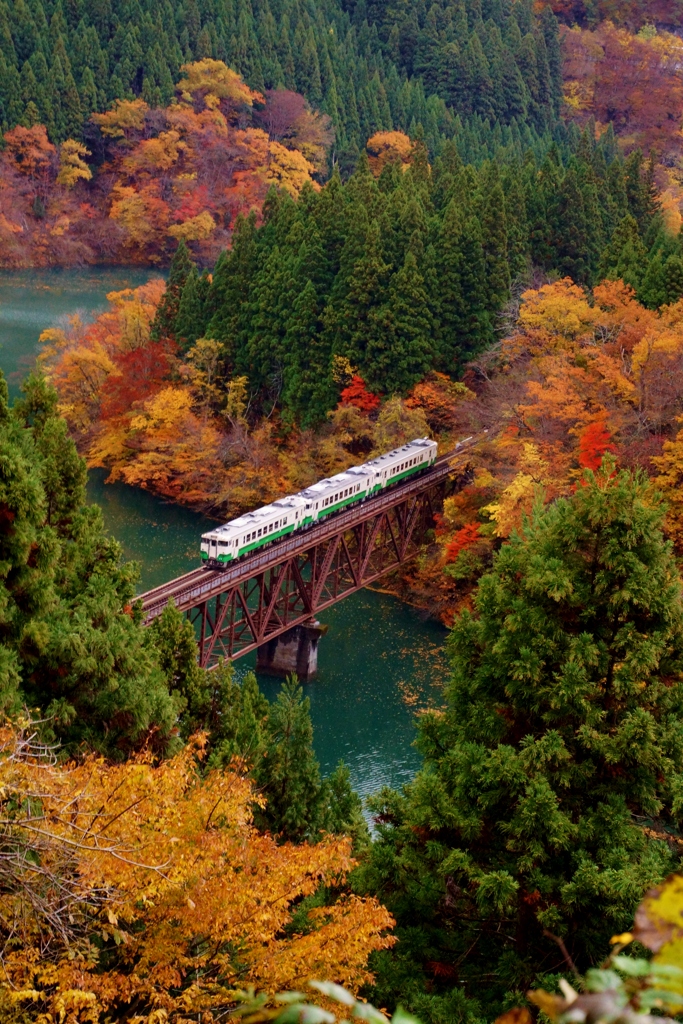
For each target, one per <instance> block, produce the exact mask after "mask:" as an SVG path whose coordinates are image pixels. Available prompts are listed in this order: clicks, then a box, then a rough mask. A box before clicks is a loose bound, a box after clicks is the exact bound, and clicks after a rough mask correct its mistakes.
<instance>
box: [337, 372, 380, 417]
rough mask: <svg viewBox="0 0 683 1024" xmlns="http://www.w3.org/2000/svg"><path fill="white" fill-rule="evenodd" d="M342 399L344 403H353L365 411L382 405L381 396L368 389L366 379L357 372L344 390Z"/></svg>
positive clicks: (370, 410)
mask: <svg viewBox="0 0 683 1024" xmlns="http://www.w3.org/2000/svg"><path fill="white" fill-rule="evenodd" d="M341 400H342V404H343V405H353V406H355V408H356V409H360V411H361V412H365V413H369V412H374V410H375V409H378V408H379V405H380V398H379V396H378V395H373V393H372V391H368V389H367V387H366V386H365V381H364V380H363V378H362V377H360V376H359V375H358V374H357V373H356V374H354V375H353V377H352V378H351V383H350V384H349V386H348V387H346V388H344V390H343V391H342V393H341Z"/></svg>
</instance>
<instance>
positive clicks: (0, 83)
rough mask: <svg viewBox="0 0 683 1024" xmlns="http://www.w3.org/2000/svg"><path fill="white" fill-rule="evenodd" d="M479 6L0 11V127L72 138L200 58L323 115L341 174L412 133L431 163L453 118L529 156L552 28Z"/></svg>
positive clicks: (546, 102)
mask: <svg viewBox="0 0 683 1024" xmlns="http://www.w3.org/2000/svg"><path fill="white" fill-rule="evenodd" d="M489 6H490V7H491V10H488V8H486V9H483V8H482V7H481V5H480V4H479V0H467V4H466V5H464V4H463V3H462V2H460V3H459V4H457V5H452V6H447V5H446V4H445V3H444V4H443V5H442V6H439V5H438V4H435V5H432V6H431V7H429V6H428V5H427V4H425V3H424V2H420V3H415V4H411V5H410V12H409V16H408V15H405V16H402V17H401V18H399V17H398V15H396V14H395V13H393V14H392V13H390V12H389V10H388V9H387V10H382V9H380V6H379V5H377V4H371V5H370V6H369V7H368V8H367V10H366V8H365V6H364V3H363V0H361V2H360V3H358V4H356V5H355V6H353V9H351V10H348V11H345V10H342V8H341V6H340V5H339V4H338V3H337V2H336V0H320V2H319V3H315V4H314V3H313V2H308V3H306V2H302V0H271V2H270V3H269V0H252V2H249V0H163V2H157V0H0V127H2V128H3V130H7V129H8V128H11V127H13V126H14V125H16V124H24V125H26V126H30V125H31V124H33V123H36V122H41V123H44V124H46V125H47V127H48V132H49V135H50V137H51V138H52V139H53V141H61V140H63V139H65V138H67V137H70V136H76V137H79V136H80V135H82V132H83V124H84V122H85V121H86V119H87V118H88V116H89V115H90V113H91V112H92V111H93V110H102V109H104V108H106V107H107V106H108V105H109V104H110V103H111V102H112V101H113V100H115V99H117V98H121V97H132V96H142V97H143V98H144V99H145V100H146V101H147V102H148V103H149V104H150V105H151V106H162V105H167V104H168V103H169V102H170V100H171V99H172V97H173V95H174V82H176V81H178V78H179V69H180V66H181V65H182V64H184V63H186V62H188V61H192V60H197V59H199V58H202V57H213V58H217V59H220V60H223V61H225V63H226V64H228V65H230V66H231V67H233V68H235V69H236V70H237V71H239V72H240V74H242V75H243V76H244V77H245V78H246V80H247V82H248V83H249V85H251V86H252V87H253V88H256V89H259V90H263V89H271V88H277V87H285V88H287V89H293V90H296V91H299V92H301V93H303V94H304V95H305V96H306V97H307V99H308V100H309V101H310V103H311V104H312V105H313V106H314V107H316V108H320V109H322V110H324V111H326V112H327V113H329V114H330V116H331V117H332V120H333V121H334V124H335V127H336V129H337V145H336V150H335V155H336V156H337V158H339V159H340V160H341V163H342V167H345V166H347V165H348V164H349V163H351V164H352V163H353V162H355V159H356V158H357V155H358V150H359V149H361V148H362V147H363V146H364V144H365V142H366V140H367V138H368V137H369V136H370V135H372V134H373V133H374V132H375V131H379V130H391V129H394V128H396V129H401V130H404V131H408V132H409V133H410V134H413V133H414V132H415V131H416V129H417V126H418V125H421V126H422V129H423V131H424V135H425V139H426V141H427V143H428V145H429V148H430V150H432V151H434V150H436V149H438V148H439V145H440V142H441V140H442V139H443V138H450V137H452V136H453V134H454V132H456V131H458V129H461V128H462V126H461V125H460V124H459V123H458V122H457V121H456V120H455V118H456V116H457V115H458V114H459V115H460V116H461V117H462V118H464V119H466V120H467V119H468V118H472V117H475V118H476V119H477V120H476V121H475V135H476V134H477V133H478V134H481V132H482V128H483V129H484V131H483V133H484V135H485V136H486V135H488V134H489V124H491V125H493V124H499V125H507V126H512V134H509V133H508V135H506V136H505V137H501V139H500V144H510V143H511V142H513V141H515V139H516V138H517V134H518V133H519V132H521V133H522V135H521V136H520V139H521V144H523V145H524V146H525V147H528V146H529V145H532V146H533V144H534V142H535V140H536V135H537V134H542V133H544V132H546V131H548V130H552V129H553V128H554V127H555V126H556V123H557V97H558V94H559V86H560V69H559V56H558V53H559V51H558V42H557V34H556V25H555V22H554V19H553V18H552V16H551V15H545V16H544V18H543V20H542V21H539V20H538V19H536V18H535V17H534V16H533V15H532V13H531V3H530V2H529V0H522V2H518V3H507V4H504V3H500V2H499V3H497V4H495V5H489ZM368 18H369V19H370V20H369V21H368ZM482 119H486V120H487V121H488V122H489V124H486V126H485V127H484V126H483V125H482Z"/></svg>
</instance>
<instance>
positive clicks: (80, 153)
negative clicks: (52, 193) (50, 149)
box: [57, 139, 92, 188]
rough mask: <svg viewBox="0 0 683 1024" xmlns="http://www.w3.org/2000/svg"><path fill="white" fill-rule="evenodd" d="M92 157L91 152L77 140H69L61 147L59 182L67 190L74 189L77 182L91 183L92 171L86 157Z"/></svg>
mask: <svg viewBox="0 0 683 1024" xmlns="http://www.w3.org/2000/svg"><path fill="white" fill-rule="evenodd" d="M86 156H90V150H89V149H86V147H85V146H84V145H83V144H82V143H81V142H76V140H75V139H67V140H66V142H63V143H62V144H61V146H60V147H59V171H58V173H57V181H58V182H59V184H60V185H64V186H66V188H73V187H74V185H75V184H76V182H77V181H90V179H91V178H92V171H91V170H90V168H89V167H88V165H87V164H86V162H85V160H84V157H86Z"/></svg>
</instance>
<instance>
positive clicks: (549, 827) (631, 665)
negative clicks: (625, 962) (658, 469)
mask: <svg viewBox="0 0 683 1024" xmlns="http://www.w3.org/2000/svg"><path fill="white" fill-rule="evenodd" d="M582 483H583V486H580V487H578V488H577V490H576V493H575V494H574V495H573V496H572V497H571V498H570V499H560V500H559V501H556V502H554V503H553V504H551V505H548V506H546V507H545V508H543V507H540V506H538V507H537V508H536V510H535V512H534V514H533V516H532V518H531V519H530V520H529V521H527V522H525V524H524V531H523V534H519V535H513V537H512V538H511V540H510V541H509V543H507V544H506V545H504V546H503V548H502V549H501V551H500V552H499V554H498V555H497V556H496V558H495V561H494V565H493V568H492V570H491V571H490V572H489V573H487V574H486V575H485V576H483V577H482V578H481V580H480V582H479V585H478V590H477V593H476V596H475V601H474V611H473V612H472V613H470V612H468V611H465V612H463V613H462V614H461V615H460V617H459V619H458V621H457V622H456V624H455V626H454V629H453V633H452V636H451V640H450V650H451V655H452V663H453V675H452V678H451V681H450V684H449V687H448V689H447V694H446V697H447V703H446V708H445V710H444V711H443V712H435V713H430V714H427V715H424V716H421V717H420V720H419V722H418V730H419V748H420V750H421V751H422V754H423V756H424V766H423V768H422V769H421V771H420V772H419V773H418V775H417V777H416V779H415V780H414V782H412V783H410V784H409V785H408V786H406V787H405V789H404V791H403V792H402V793H395V792H392V791H385V792H384V793H383V794H381V796H380V797H378V798H376V799H375V800H374V802H373V810H374V812H375V814H376V815H377V817H376V819H375V820H376V821H377V823H378V824H377V829H378V838H377V841H376V842H375V844H373V848H372V851H371V856H370V860H369V863H368V865H367V867H366V868H365V870H364V873H363V878H362V888H367V889H370V890H371V891H373V892H374V893H376V894H377V895H378V896H379V898H380V899H381V900H382V901H383V902H384V903H385V904H386V905H387V906H388V907H389V908H390V909H391V910H392V912H393V913H394V914H395V915H396V916H397V919H398V935H399V938H400V943H399V945H398V946H397V947H396V951H395V952H394V953H393V954H392V955H391V956H389V957H387V958H385V959H384V960H383V961H382V963H381V964H380V965H379V966H380V967H381V973H380V978H379V981H378V989H379V995H380V996H381V998H382V1000H383V1001H385V1000H386V1001H387V1002H388V1001H391V1002H394V1001H395V1000H396V999H399V998H400V999H401V1000H402V1001H404V1003H405V1001H407V1002H409V1003H410V1004H411V1005H412V1007H413V1008H414V1009H415V1010H416V1011H418V1012H419V1013H420V1016H421V1019H423V1020H425V1021H437V1020H445V1019H451V1017H450V1014H452V1013H454V1012H456V1007H457V1006H460V1007H461V1008H462V1001H463V991H462V989H460V991H458V990H451V989H450V988H449V985H450V984H452V982H449V980H448V979H451V978H453V979H456V978H457V983H458V984H459V985H464V987H465V994H470V995H473V996H476V997H477V998H479V999H482V998H486V999H488V1000H489V1005H487V1006H486V1007H485V1009H484V1012H483V1015H484V1016H485V1018H486V1019H491V1017H492V1016H493V1015H494V1014H495V1013H496V1012H497V1008H498V1007H499V1006H500V1005H501V1003H500V1002H499V1000H502V998H503V997H504V994H505V992H506V991H510V990H515V989H522V990H524V988H525V987H526V986H528V985H529V983H530V982H531V980H532V979H534V978H536V977H537V976H538V973H539V971H540V972H546V973H548V974H552V973H553V972H556V971H564V970H566V967H567V960H566V955H565V952H564V950H565V949H566V951H567V953H568V955H569V956H570V957H571V958H572V960H573V962H574V963H575V964H576V965H577V967H578V969H579V970H583V969H585V968H586V967H587V966H588V965H590V964H591V963H595V962H596V961H598V960H601V959H602V958H603V957H604V951H605V949H606V948H608V947H609V939H610V936H611V935H612V934H614V933H619V932H621V931H623V930H624V929H625V928H626V927H627V926H628V925H629V923H630V922H631V921H632V919H633V911H634V908H635V906H636V905H637V903H638V901H639V900H640V898H641V897H642V894H643V893H644V892H645V890H646V889H647V888H648V886H650V885H652V884H653V883H655V882H657V881H659V880H660V879H661V878H662V877H663V876H664V875H666V874H667V872H668V871H669V870H671V868H672V866H673V861H674V855H673V854H672V853H671V852H670V849H669V847H668V845H667V844H666V843H665V842H661V841H659V840H656V839H652V838H650V837H649V836H648V830H647V829H645V828H643V825H644V823H645V822H647V821H648V820H651V819H653V818H656V819H657V820H658V822H660V823H661V826H662V827H664V828H673V829H676V828H678V827H679V826H680V818H681V814H682V812H683V805H682V804H681V797H680V794H681V793H682V792H683V788H682V786H683V676H682V674H681V669H682V668H683V610H682V604H681V581H680V579H679V576H678V572H677V569H676V565H675V562H674V559H673V555H672V552H671V546H670V544H668V543H667V542H666V541H665V540H664V538H663V535H662V519H663V509H662V507H661V505H659V504H658V503H657V501H656V500H655V498H654V496H653V494H652V492H651V488H650V485H649V483H648V482H647V480H646V479H645V478H644V477H642V476H639V475H636V476H632V475H631V474H630V473H628V472H621V473H618V474H616V473H615V472H614V465H613V463H612V462H610V461H609V460H607V461H606V462H604V463H603V467H602V469H601V470H600V471H599V472H598V473H597V474H593V473H591V472H589V471H587V472H586V475H585V478H584V481H582ZM562 944H564V945H562ZM434 962H438V963H439V964H440V965H441V966H440V970H439V974H438V975H437V980H436V981H435V980H434V973H433V971H431V969H430V968H431V965H432V964H433V963H434ZM482 976H486V978H487V987H488V990H489V991H488V993H485V992H484V991H482V986H481V978H482ZM427 978H428V979H429V986H428V987H429V990H430V992H431V993H432V994H431V995H427V994H426V989H427V986H426V985H425V981H426V980H427ZM439 979H443V980H439ZM420 992H422V993H423V994H419V993H420ZM480 1012H481V1011H480Z"/></svg>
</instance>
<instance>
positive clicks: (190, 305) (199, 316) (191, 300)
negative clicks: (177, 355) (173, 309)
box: [173, 266, 207, 349]
mask: <svg viewBox="0 0 683 1024" xmlns="http://www.w3.org/2000/svg"><path fill="white" fill-rule="evenodd" d="M205 282H207V278H206V277H205V276H204V275H203V276H202V277H200V276H199V274H198V273H197V268H196V267H194V266H192V267H191V269H190V272H189V274H188V275H187V280H186V281H185V284H184V285H183V290H182V293H181V296H180V302H179V303H178V315H177V316H176V318H175V323H174V325H173V337H174V338H175V339H176V341H177V342H178V343H179V345H180V346H181V347H182V348H183V349H188V348H191V347H192V345H194V343H195V341H196V340H197V338H200V337H201V336H202V335H203V334H204V327H205V302H206V294H203V293H206V291H207V287H206V284H205Z"/></svg>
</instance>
